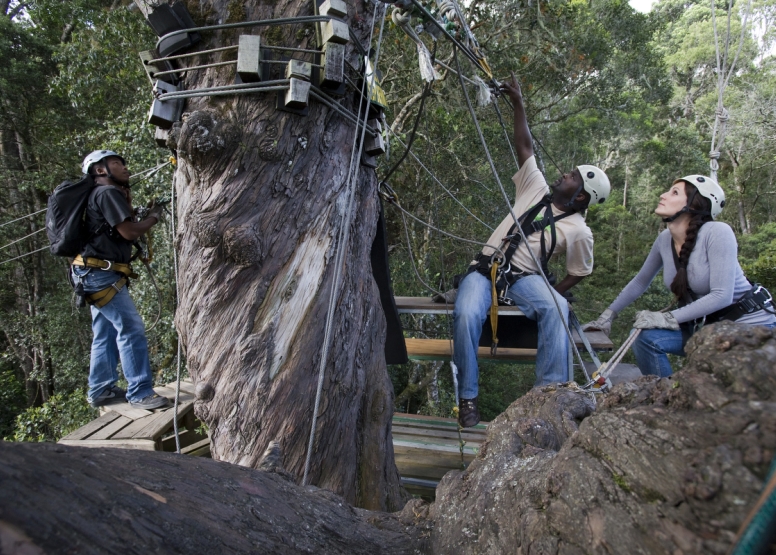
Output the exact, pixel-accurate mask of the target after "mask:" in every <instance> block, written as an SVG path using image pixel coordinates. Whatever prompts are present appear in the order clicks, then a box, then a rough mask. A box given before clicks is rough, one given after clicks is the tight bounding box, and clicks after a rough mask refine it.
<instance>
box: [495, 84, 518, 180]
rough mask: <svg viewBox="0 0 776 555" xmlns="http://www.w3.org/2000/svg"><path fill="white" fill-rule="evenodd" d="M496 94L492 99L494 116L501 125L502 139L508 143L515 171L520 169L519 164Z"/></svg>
mask: <svg viewBox="0 0 776 555" xmlns="http://www.w3.org/2000/svg"><path fill="white" fill-rule="evenodd" d="M498 98H499V97H498V96H496V97H495V98H494V99H493V103H492V104H493V108H494V109H495V110H496V116H497V117H498V123H499V125H500V126H501V130H502V131H503V132H504V140H506V142H507V144H508V145H509V152H510V153H511V154H512V160H513V161H514V162H515V171H519V170H520V164H519V163H518V161H517V155H515V149H514V148H513V147H512V141H511V140H510V138H509V133H508V132H507V126H506V125H505V124H504V118H503V117H502V116H501V110H499V107H498Z"/></svg>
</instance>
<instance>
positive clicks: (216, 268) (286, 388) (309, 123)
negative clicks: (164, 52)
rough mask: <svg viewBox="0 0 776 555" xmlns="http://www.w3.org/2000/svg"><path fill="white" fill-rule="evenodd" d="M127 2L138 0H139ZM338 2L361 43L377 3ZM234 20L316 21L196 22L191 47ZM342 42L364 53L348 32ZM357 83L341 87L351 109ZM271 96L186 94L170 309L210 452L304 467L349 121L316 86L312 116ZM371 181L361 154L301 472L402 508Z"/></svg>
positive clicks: (310, 42)
mask: <svg viewBox="0 0 776 555" xmlns="http://www.w3.org/2000/svg"><path fill="white" fill-rule="evenodd" d="M136 3H137V4H138V5H139V6H140V7H141V10H143V11H144V13H145V10H146V8H145V4H146V3H145V2H143V1H140V0H138V1H137V2H136ZM188 5H189V8H190V11H191V13H192V16H193V17H194V19H195V20H196V21H197V23H198V24H199V23H205V24H215V23H219V22H237V21H249V20H259V19H271V18H280V17H292V16H302V15H312V14H313V7H312V4H311V2H310V1H309V0H308V1H304V2H303V1H301V0H296V1H285V2H280V3H266V2H259V1H258V0H250V1H246V2H227V1H226V0H215V1H212V2H189V3H188ZM348 9H349V10H350V13H349V24H350V25H351V26H352V28H354V29H355V30H356V33H357V34H358V35H359V36H360V37H361V40H362V41H363V43H366V40H367V37H368V36H369V24H370V23H371V21H372V14H373V11H372V10H373V9H374V5H373V4H364V3H363V2H361V1H358V2H354V3H349V4H348ZM378 24H379V18H378ZM239 34H260V35H262V44H271V45H282V46H293V47H302V48H305V47H309V48H314V47H315V44H314V42H315V38H314V37H315V32H314V29H313V28H312V26H301V25H296V26H285V27H270V28H250V29H243V30H239V29H238V30H237V31H231V30H230V31H224V32H221V31H219V32H206V33H203V42H202V43H201V44H200V45H198V46H197V48H198V49H199V48H202V49H204V48H215V47H220V46H227V45H232V44H236V43H237V40H238V36H239ZM365 46H367V47H368V45H365ZM228 56H229V57H224V58H218V57H215V58H213V57H209V58H205V57H202V58H192V59H189V61H188V62H187V65H194V64H201V63H208V62H212V61H220V60H222V59H224V60H225V59H233V53H230V54H228ZM347 58H348V59H349V60H350V61H351V62H352V63H353V64H354V65H358V55H357V53H356V51H355V49H354V47H353V46H352V44H351V45H349V46H348V49H347ZM233 80H234V68H233V66H232V67H219V68H211V69H208V70H200V71H198V72H192V73H188V74H187V78H186V81H185V88H186V89H188V90H191V89H196V88H201V87H205V86H214V85H224V84H230V83H232V82H233ZM351 98H352V95H348V96H347V97H346V100H345V101H343V102H342V104H343V105H344V106H345V107H347V108H348V109H352V105H351ZM275 99H276V93H274V92H272V93H263V94H255V95H243V96H223V97H213V98H201V99H189V100H188V101H187V104H186V105H185V109H184V115H183V124H182V126H181V128H180V132H179V135H177V138H176V140H177V149H178V160H179V163H178V170H177V172H176V176H175V186H176V191H177V194H178V203H177V214H178V217H179V228H178V234H177V237H176V242H177V245H176V246H177V249H178V260H179V272H178V275H179V295H180V300H179V308H178V313H177V317H176V324H177V327H178V329H179V331H180V333H181V338H182V341H183V345H184V346H185V351H186V360H187V364H188V368H189V372H190V374H191V376H192V378H193V380H194V382H195V383H196V384H197V387H198V388H199V390H200V391H201V392H202V395H201V396H200V400H199V401H198V402H197V405H196V412H197V414H198V416H199V417H200V418H202V419H203V420H204V421H205V422H206V423H207V425H208V426H209V428H210V433H211V441H212V451H213V456H214V457H215V458H217V459H219V460H223V461H228V462H232V463H236V464H240V465H244V466H255V465H256V464H257V462H258V460H259V458H260V456H261V454H262V453H263V451H264V450H265V448H266V447H267V445H268V443H269V442H270V441H272V440H277V441H279V442H280V443H281V445H282V450H283V453H284V454H285V455H284V460H283V465H284V466H285V468H286V469H288V471H290V472H291V473H292V474H293V475H294V476H295V477H296V478H297V479H301V477H302V473H303V468H304V462H305V456H306V451H307V441H308V436H309V433H310V425H311V421H312V411H313V402H314V398H315V390H316V384H317V378H318V367H319V364H320V357H321V354H322V353H321V347H322V344H323V335H324V322H325V320H326V314H327V308H328V303H329V296H330V291H331V286H332V280H333V277H334V272H335V269H334V264H333V261H334V258H335V253H336V251H337V249H340V248H342V246H341V245H337V244H336V238H337V235H338V231H339V229H340V226H341V222H342V221H343V219H344V218H345V206H346V186H347V172H348V166H349V161H350V156H351V145H352V144H353V136H354V133H355V127H354V126H353V125H351V124H349V123H347V122H346V121H345V120H344V119H343V118H342V117H341V116H340V115H339V114H337V113H336V112H334V111H333V110H331V109H329V108H327V107H325V106H323V105H321V104H320V103H317V102H315V101H314V100H312V99H311V103H310V107H309V115H308V116H307V117H302V116H298V115H293V114H289V113H285V112H281V111H278V110H276V108H275V101H276V100H275ZM376 185H377V182H376V176H375V173H374V171H372V170H367V169H366V168H363V167H362V169H361V172H360V178H359V181H358V183H357V186H356V193H355V211H354V212H355V215H354V219H353V223H352V228H351V235H350V236H351V241H350V244H349V245H347V247H348V251H347V255H346V265H345V268H344V270H343V273H342V277H341V280H340V281H341V291H340V296H339V302H338V304H337V305H336V311H335V317H334V327H333V329H332V334H331V335H332V344H331V350H330V354H329V360H328V363H327V366H326V378H325V381H324V386H323V397H322V401H321V406H320V410H319V414H318V421H317V431H316V442H315V446H314V448H313V454H312V466H311V472H310V479H309V482H310V483H311V484H315V485H318V486H320V487H323V488H327V489H330V490H332V491H335V492H337V493H339V494H341V495H342V496H343V497H344V498H345V499H346V500H347V501H348V502H349V503H352V504H355V505H358V506H361V507H366V508H371V509H381V510H396V509H398V508H400V505H401V501H402V499H403V497H402V494H401V488H400V486H399V476H398V472H397V470H396V467H395V464H394V461H393V446H392V443H391V433H390V422H391V415H392V412H393V403H392V395H393V394H392V388H391V383H390V380H389V378H388V374H387V372H386V366H385V362H384V354H383V345H384V335H385V318H384V315H383V312H382V309H381V306H380V303H379V296H378V291H377V287H376V285H375V282H374V280H373V278H372V272H371V267H370V264H369V252H370V246H371V244H372V239H373V237H374V234H375V226H376V222H377V217H378V198H377V194H376Z"/></svg>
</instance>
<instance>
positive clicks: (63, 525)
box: [0, 442, 428, 555]
mask: <svg viewBox="0 0 776 555" xmlns="http://www.w3.org/2000/svg"><path fill="white" fill-rule="evenodd" d="M266 466H267V467H268V469H269V470H274V471H270V472H263V471H259V470H253V469H246V468H241V467H238V466H235V465H230V464H223V463H219V462H216V461H212V460H208V459H199V458H194V457H187V456H180V455H174V454H171V453H158V452H148V451H136V450H129V449H127V450H124V449H103V448H101V449H94V448H83V447H69V446H63V445H57V444H51V443H7V442H0V546H2V547H1V548H0V549H2V552H3V553H9V554H10V553H17V554H21V553H25V554H30V555H38V554H43V553H46V554H49V555H54V554H59V553H62V554H65V553H82V554H98V553H105V554H116V553H121V554H126V555H130V554H140V555H148V554H154V553H159V554H165V555H167V554H174V553H186V554H198V553H202V554H207V555H211V554H213V553H232V554H243V553H245V554H248V553H251V554H254V553H273V554H274V553H277V554H292V553H326V554H340V553H341V554H348V555H350V554H354V555H378V554H407V555H409V554H410V553H423V552H426V551H427V543H428V539H427V538H428V531H427V526H428V525H427V523H425V522H424V521H422V520H421V521H419V520H418V518H417V517H416V511H418V513H417V515H418V516H421V515H422V514H423V513H422V511H423V508H422V507H420V505H419V503H420V500H418V501H416V502H413V503H412V504H408V505H407V508H406V509H405V511H402V513H399V514H395V515H390V514H386V513H377V512H370V511H365V510H362V509H354V508H353V507H350V506H349V505H348V504H347V503H345V502H344V500H343V499H342V498H341V497H339V496H337V495H335V494H333V493H331V492H329V491H326V490H322V489H318V488H315V487H306V488H302V487H299V486H296V485H295V484H293V483H292V482H290V481H288V480H287V479H285V478H284V477H283V476H284V474H285V473H284V472H283V470H282V469H277V468H274V469H273V468H272V467H273V466H274V465H272V464H270V465H266ZM416 523H418V524H419V526H416Z"/></svg>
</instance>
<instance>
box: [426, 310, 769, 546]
mask: <svg viewBox="0 0 776 555" xmlns="http://www.w3.org/2000/svg"><path fill="white" fill-rule="evenodd" d="M687 352H688V354H689V357H688V360H687V361H686V364H685V367H684V369H683V370H681V371H679V372H677V373H676V374H675V375H674V376H672V377H671V378H666V379H657V378H654V377H643V378H640V379H639V380H637V381H636V382H633V383H623V384H620V385H617V386H615V388H614V389H613V391H612V392H611V393H610V394H608V395H607V396H606V397H605V398H604V399H601V398H600V397H599V401H598V407H597V408H594V406H593V401H592V400H591V398H590V396H589V395H588V394H585V393H582V392H580V391H578V390H576V389H572V388H563V387H561V388H556V387H548V388H544V389H543V390H534V391H532V392H530V393H529V394H528V395H526V396H525V397H523V398H521V399H519V400H517V401H516V402H515V403H513V404H512V405H511V406H510V407H509V408H508V409H507V410H506V411H505V412H504V413H503V414H502V415H500V416H499V417H498V418H496V419H495V420H494V421H493V422H492V424H491V425H490V427H489V429H488V441H487V442H486V443H484V444H483V446H482V450H481V452H480V454H479V455H478V457H477V459H475V461H474V462H473V463H472V464H471V465H470V467H469V468H468V469H467V470H466V471H463V472H451V473H449V474H447V475H446V476H445V478H444V479H443V480H442V483H441V484H440V485H439V487H438V488H437V500H436V502H435V503H434V505H432V507H431V511H430V518H431V519H433V521H434V526H435V528H434V533H433V551H434V552H435V553H482V554H484V553H488V554H494V555H496V554H499V555H500V554H503V553H520V554H529V553H531V554H533V553H536V554H538V553H541V554H556V553H557V554H564V555H565V554H568V555H571V554H582V553H628V554H637V553H649V554H653V553H671V554H680V553H682V554H689V553H698V554H701V553H703V554H716V553H719V554H723V553H725V552H726V551H727V550H728V549H729V547H730V546H731V544H732V542H733V540H734V538H735V534H736V532H737V531H738V528H739V526H740V524H741V522H742V521H743V520H744V518H745V516H746V514H747V513H748V511H749V510H750V508H751V507H752V506H753V504H754V502H755V500H756V499H757V497H758V495H759V492H760V489H761V488H762V485H763V480H764V478H765V476H766V473H767V470H768V467H769V464H770V462H771V459H772V458H773V456H774V451H775V450H776V418H774V414H776V338H774V336H773V333H772V331H771V330H767V329H765V328H747V327H744V326H740V325H736V324H732V323H721V324H717V325H714V326H709V327H707V328H705V329H703V330H702V331H701V332H700V333H699V334H697V335H696V336H695V337H693V338H692V339H691V340H690V342H689V344H688V346H687Z"/></svg>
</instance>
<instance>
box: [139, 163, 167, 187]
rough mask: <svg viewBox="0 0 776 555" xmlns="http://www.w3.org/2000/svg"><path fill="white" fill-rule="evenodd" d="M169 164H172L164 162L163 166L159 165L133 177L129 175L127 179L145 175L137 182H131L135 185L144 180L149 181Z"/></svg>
mask: <svg viewBox="0 0 776 555" xmlns="http://www.w3.org/2000/svg"><path fill="white" fill-rule="evenodd" d="M170 164H172V162H165V163H164V164H160V165H158V166H156V167H155V168H151V169H148V170H143V171H142V172H138V173H136V174H135V175H130V176H129V178H130V179H132V178H133V177H137V176H138V175H143V174H146V175H143V177H141V178H140V179H138V180H137V181H133V182H132V184H133V185H137V184H138V183H140V182H142V181H145V180H146V179H151V178H152V177H153V176H155V175H156V174H157V173H159V172H160V171H161V169H162V168H164V167H165V166H169V165H170ZM149 172H150V173H149Z"/></svg>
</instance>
